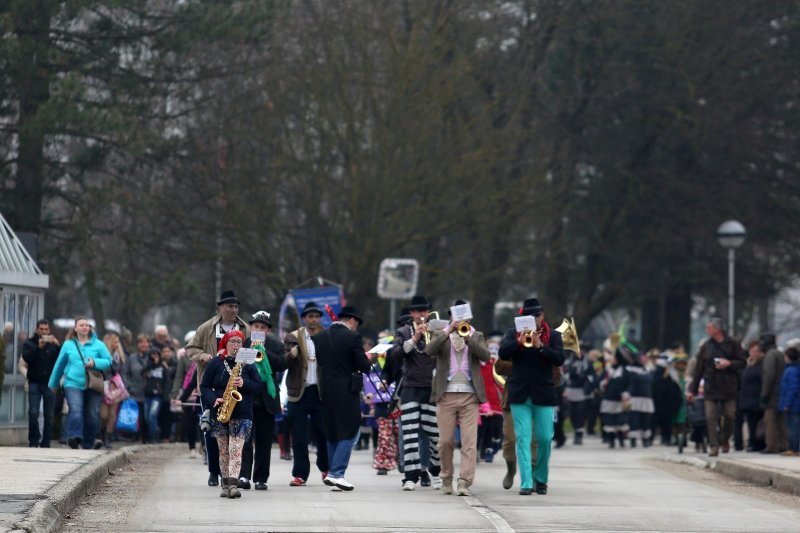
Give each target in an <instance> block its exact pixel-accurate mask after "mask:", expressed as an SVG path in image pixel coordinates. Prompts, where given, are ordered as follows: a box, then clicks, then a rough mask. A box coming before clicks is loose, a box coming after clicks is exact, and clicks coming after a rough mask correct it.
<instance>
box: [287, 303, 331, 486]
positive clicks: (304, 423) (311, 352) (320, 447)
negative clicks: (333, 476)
mask: <svg viewBox="0 0 800 533" xmlns="http://www.w3.org/2000/svg"><path fill="white" fill-rule="evenodd" d="M300 318H301V319H302V321H303V327H301V328H298V329H296V330H294V331H292V332H291V333H287V334H286V336H285V337H284V339H283V341H284V344H285V345H286V370H287V372H286V392H287V394H288V400H289V401H288V403H287V405H286V411H287V414H288V417H289V424H290V426H291V428H292V452H293V456H294V463H293V465H292V480H291V481H290V482H289V485H291V486H292V487H302V486H304V485H305V484H306V481H307V480H308V476H309V473H310V472H311V463H310V462H309V459H308V419H309V417H311V426H312V429H313V431H314V441H315V442H316V444H317V468H318V469H319V471H320V472H321V473H322V479H323V481H324V480H325V477H326V476H327V475H328V449H327V445H326V440H325V424H324V416H323V413H322V402H321V400H320V392H319V379H320V375H319V367H318V365H317V351H316V347H315V346H314V343H313V342H312V341H311V337H312V336H314V335H316V334H317V333H319V332H321V331H323V328H322V324H321V322H320V321H321V320H322V309H320V308H319V307H317V304H316V303H314V302H308V303H307V304H306V305H305V307H303V310H302V312H301V313H300Z"/></svg>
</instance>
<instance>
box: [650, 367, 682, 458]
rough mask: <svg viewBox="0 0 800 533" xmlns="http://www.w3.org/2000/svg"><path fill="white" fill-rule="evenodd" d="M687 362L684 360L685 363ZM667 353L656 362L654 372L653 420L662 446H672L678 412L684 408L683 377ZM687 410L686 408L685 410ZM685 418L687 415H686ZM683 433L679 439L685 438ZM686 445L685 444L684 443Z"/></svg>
mask: <svg viewBox="0 0 800 533" xmlns="http://www.w3.org/2000/svg"><path fill="white" fill-rule="evenodd" d="M685 362H686V361H685V360H684V363H685ZM671 363H672V361H671V358H670V356H669V355H668V354H667V353H663V354H661V355H660V356H659V357H658V359H657V360H656V369H655V370H654V371H653V387H652V391H653V393H652V395H653V407H654V408H655V411H654V414H653V418H654V419H655V422H656V426H657V427H658V428H659V432H660V433H661V445H662V446H670V445H671V444H672V426H673V421H674V420H675V419H676V415H677V414H678V411H679V410H680V409H681V408H682V407H683V392H682V391H683V390H684V388H685V383H682V381H683V380H684V377H683V376H680V375H679V374H678V371H677V369H676V368H675V365H673V364H671ZM684 410H685V408H684ZM684 418H685V413H684ZM683 434H684V432H683V431H680V432H679V433H678V438H679V439H681V438H683ZM684 445H685V443H684Z"/></svg>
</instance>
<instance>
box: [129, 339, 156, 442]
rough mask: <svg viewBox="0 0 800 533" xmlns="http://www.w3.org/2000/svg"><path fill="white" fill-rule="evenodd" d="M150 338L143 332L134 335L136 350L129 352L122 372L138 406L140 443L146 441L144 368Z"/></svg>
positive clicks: (147, 356) (131, 395)
mask: <svg viewBox="0 0 800 533" xmlns="http://www.w3.org/2000/svg"><path fill="white" fill-rule="evenodd" d="M150 349H151V347H150V339H149V338H148V337H147V335H145V334H144V333H140V334H139V335H138V336H137V337H136V352H134V353H132V354H130V355H129V356H128V359H127V364H126V365H125V370H124V372H123V379H124V380H125V386H126V387H127V388H128V394H129V395H130V397H131V398H133V399H134V400H136V403H137V404H138V406H139V437H140V438H141V441H142V443H143V444H144V443H145V442H147V439H148V431H147V416H146V414H145V410H144V382H145V378H144V369H145V368H146V367H147V361H148V360H149V355H148V354H149V353H150Z"/></svg>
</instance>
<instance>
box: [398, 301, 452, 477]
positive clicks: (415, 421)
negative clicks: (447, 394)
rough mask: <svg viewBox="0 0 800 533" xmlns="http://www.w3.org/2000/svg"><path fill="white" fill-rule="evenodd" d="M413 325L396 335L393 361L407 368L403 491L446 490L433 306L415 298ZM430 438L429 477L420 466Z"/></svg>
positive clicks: (402, 394)
mask: <svg viewBox="0 0 800 533" xmlns="http://www.w3.org/2000/svg"><path fill="white" fill-rule="evenodd" d="M408 309H409V314H410V315H411V317H412V320H413V325H409V326H403V327H400V328H398V329H397V330H396V331H395V333H394V340H393V341H392V344H393V345H394V347H393V348H392V352H391V353H392V358H393V359H394V360H395V361H396V362H402V365H403V385H402V387H401V389H400V404H401V406H400V408H401V410H402V412H403V416H402V417H401V418H400V431H401V433H402V435H403V439H402V441H403V472H404V474H405V475H404V478H403V490H405V491H412V490H415V489H416V485H417V482H419V481H420V480H421V481H422V484H423V485H427V484H428V483H430V484H432V485H433V488H434V489H437V490H438V489H441V488H442V479H441V478H440V477H439V473H440V471H441V465H440V461H439V449H438V444H439V428H438V426H437V425H436V405H435V404H434V403H432V402H431V388H432V384H433V369H434V368H435V367H436V361H435V360H434V359H433V358H432V357H430V356H428V354H426V353H425V344H426V342H425V333H426V332H427V329H428V328H427V324H426V320H427V318H428V314H429V313H430V310H431V304H430V303H429V302H428V299H427V298H425V297H424V296H419V295H417V296H414V297H413V298H412V299H411V305H409V306H408ZM421 433H425V435H427V437H428V444H429V450H430V458H429V463H430V466H429V468H428V471H429V472H430V475H431V476H433V479H431V480H429V479H430V478H428V473H427V472H422V468H421V462H420V434H421Z"/></svg>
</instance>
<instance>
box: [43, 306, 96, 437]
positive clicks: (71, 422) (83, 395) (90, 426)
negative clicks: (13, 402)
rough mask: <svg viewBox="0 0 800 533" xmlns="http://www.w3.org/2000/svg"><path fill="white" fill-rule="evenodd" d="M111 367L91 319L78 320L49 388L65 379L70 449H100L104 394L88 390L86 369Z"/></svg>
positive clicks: (60, 357) (68, 336) (62, 350)
mask: <svg viewBox="0 0 800 533" xmlns="http://www.w3.org/2000/svg"><path fill="white" fill-rule="evenodd" d="M109 368H111V354H109V353H108V349H107V348H106V346H105V344H103V343H102V342H100V341H99V340H98V339H97V337H96V336H95V335H94V333H92V326H91V325H90V324H89V319H88V318H86V317H84V316H79V317H76V318H75V325H74V326H73V327H72V329H70V330H69V332H68V333H67V338H66V340H65V342H64V345H63V346H62V347H61V352H60V353H59V354H58V359H57V360H56V364H55V366H54V367H53V373H52V374H51V375H50V381H49V382H48V386H49V387H50V388H51V389H55V388H56V387H58V386H59V383H60V381H61V378H62V377H63V378H64V396H65V397H66V399H67V404H68V405H69V415H68V416H67V444H69V447H70V448H78V446H81V447H82V448H84V449H91V448H95V449H99V448H102V447H103V441H102V440H100V439H98V438H97V432H98V429H99V426H100V412H99V411H100V402H102V401H103V394H102V393H101V392H97V391H94V390H91V389H90V388H88V387H87V385H88V384H87V379H86V370H87V369H95V370H99V371H101V372H102V371H105V370H108V369H109Z"/></svg>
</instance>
